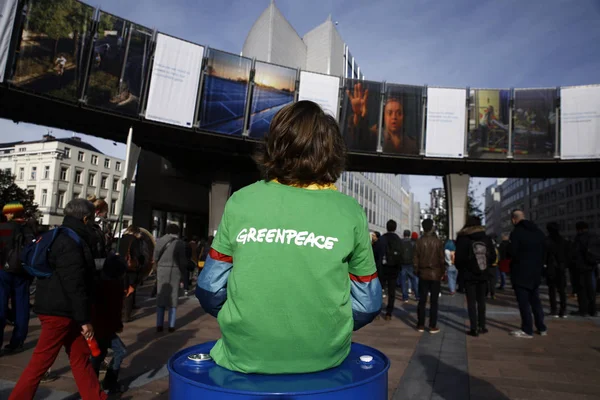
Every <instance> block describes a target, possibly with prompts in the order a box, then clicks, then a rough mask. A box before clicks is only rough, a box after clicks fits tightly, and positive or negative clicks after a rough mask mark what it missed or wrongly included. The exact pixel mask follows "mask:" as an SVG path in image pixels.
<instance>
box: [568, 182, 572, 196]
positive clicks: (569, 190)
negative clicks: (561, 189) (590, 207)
mask: <svg viewBox="0 0 600 400" xmlns="http://www.w3.org/2000/svg"><path fill="white" fill-rule="evenodd" d="M571 196H573V185H569V186H567V197H571Z"/></svg>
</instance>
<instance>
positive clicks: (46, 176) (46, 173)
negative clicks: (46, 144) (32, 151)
mask: <svg viewBox="0 0 600 400" xmlns="http://www.w3.org/2000/svg"><path fill="white" fill-rule="evenodd" d="M44 179H50V166H49V165H46V166H45V167H44Z"/></svg>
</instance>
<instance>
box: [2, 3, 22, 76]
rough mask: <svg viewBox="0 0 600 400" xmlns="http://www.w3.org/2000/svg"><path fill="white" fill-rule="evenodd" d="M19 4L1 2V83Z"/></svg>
mask: <svg viewBox="0 0 600 400" xmlns="http://www.w3.org/2000/svg"><path fill="white" fill-rule="evenodd" d="M17 3H18V0H0V82H4V71H5V70H6V62H7V60H8V51H9V48H10V39H11V37H12V31H13V25H14V22H15V14H16V13H17Z"/></svg>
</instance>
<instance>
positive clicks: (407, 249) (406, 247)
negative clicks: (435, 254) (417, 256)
mask: <svg viewBox="0 0 600 400" xmlns="http://www.w3.org/2000/svg"><path fill="white" fill-rule="evenodd" d="M400 248H401V249H402V253H401V254H402V256H401V259H402V265H412V263H413V254H414V252H415V248H414V246H413V244H412V242H411V241H410V240H403V241H402V244H401V245H400Z"/></svg>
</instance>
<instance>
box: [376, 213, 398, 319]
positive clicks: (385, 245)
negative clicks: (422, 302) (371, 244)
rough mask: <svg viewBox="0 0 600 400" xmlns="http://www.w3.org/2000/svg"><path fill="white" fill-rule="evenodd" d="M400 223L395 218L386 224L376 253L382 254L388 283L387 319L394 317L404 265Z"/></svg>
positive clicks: (377, 243) (383, 273)
mask: <svg viewBox="0 0 600 400" xmlns="http://www.w3.org/2000/svg"><path fill="white" fill-rule="evenodd" d="M397 228H398V224H397V223H396V221H394V220H393V219H390V220H389V221H388V222H387V224H386V229H387V232H386V233H384V234H383V235H381V237H380V238H379V240H378V241H377V242H376V247H377V248H378V249H379V251H378V252H376V254H381V255H380V257H381V260H380V262H381V273H382V275H383V282H384V284H386V285H387V289H388V293H387V307H386V310H385V317H384V318H385V320H386V321H389V320H391V319H392V312H393V311H394V303H395V302H396V282H397V280H398V272H399V271H400V268H401V265H402V240H401V239H400V237H399V236H398V235H397V234H396V229H397Z"/></svg>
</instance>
